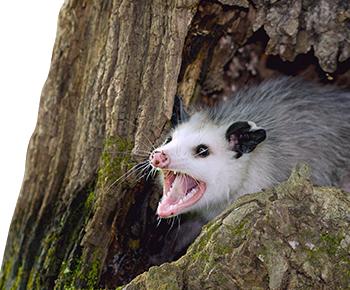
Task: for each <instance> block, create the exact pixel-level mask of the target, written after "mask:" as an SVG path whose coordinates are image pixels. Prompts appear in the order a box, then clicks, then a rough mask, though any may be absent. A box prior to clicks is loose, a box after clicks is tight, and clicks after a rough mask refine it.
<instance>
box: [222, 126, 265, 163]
mask: <svg viewBox="0 0 350 290" xmlns="http://www.w3.org/2000/svg"><path fill="white" fill-rule="evenodd" d="M226 139H227V141H228V142H229V148H230V149H231V150H233V151H236V152H237V155H236V158H239V157H241V156H242V154H243V153H249V152H252V151H253V150H254V149H255V147H256V146H257V145H258V144H259V143H261V142H262V141H264V140H265V139H266V131H265V130H264V129H261V128H258V127H257V126H256V125H255V123H253V122H236V123H233V124H232V125H231V126H230V127H229V128H228V129H227V131H226Z"/></svg>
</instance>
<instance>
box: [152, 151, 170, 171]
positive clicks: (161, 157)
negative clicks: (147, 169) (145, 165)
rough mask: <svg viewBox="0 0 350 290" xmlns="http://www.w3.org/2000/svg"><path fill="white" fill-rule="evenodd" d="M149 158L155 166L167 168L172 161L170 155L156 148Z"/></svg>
mask: <svg viewBox="0 0 350 290" xmlns="http://www.w3.org/2000/svg"><path fill="white" fill-rule="evenodd" d="M149 160H150V161H151V164H152V165H153V166H154V167H157V168H166V167H167V166H168V165H169V163H170V158H169V156H168V155H167V154H166V153H164V151H158V150H155V151H153V152H152V154H151V156H150V158H149Z"/></svg>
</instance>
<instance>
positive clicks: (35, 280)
mask: <svg viewBox="0 0 350 290" xmlns="http://www.w3.org/2000/svg"><path fill="white" fill-rule="evenodd" d="M35 273H36V271H35V270H34V268H32V270H31V271H30V274H29V278H28V282H27V289H38V290H40V289H41V287H40V280H39V277H38V276H35Z"/></svg>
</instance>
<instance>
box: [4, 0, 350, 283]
mask: <svg viewBox="0 0 350 290" xmlns="http://www.w3.org/2000/svg"><path fill="white" fill-rule="evenodd" d="M349 19H350V4H349V3H348V2H347V1H340V0H338V1H334V0H321V1H301V0H294V1H284V0H280V1H277V0H276V1H272V0H271V1H270V0H265V1H264V0H260V1H258V0H252V1H248V0H238V1H237V0H236V1H234V0H232V1H229V0H226V1H224V0H222V1H199V0H177V1H172V0H166V1H157V0H147V1H131V0H114V1H105V0H95V1H88V0H85V1H77V0H67V1H65V4H64V6H63V8H62V10H61V13H60V17H59V24H58V32H57V38H56V43H55V47H54V51H53V56H52V64H51V69H50V73H49V76H48V79H47V81H46V83H45V86H44V88H43V92H42V96H41V103H40V110H39V115H38V122H37V126H36V129H35V132H34V133H33V136H32V138H31V141H30V144H29V148H28V154H27V163H26V172H25V177H24V181H23V185H22V189H21V193H20V197H19V200H18V203H17V207H16V211H15V213H14V217H13V220H12V224H11V229H10V233H9V236H8V241H7V246H6V250H5V255H4V261H3V265H2V269H1V277H0V288H1V289H2V288H4V289H10V288H13V289H25V288H28V289H35V288H36V289H52V288H54V287H56V289H63V288H65V289H66V288H69V287H75V288H94V287H97V286H101V287H107V288H113V287H115V286H117V285H122V284H126V283H127V282H128V281H130V279H132V278H133V277H135V276H136V275H137V274H140V273H141V272H143V271H145V270H147V269H148V268H149V267H150V266H151V265H153V264H158V263H161V262H162V261H160V260H154V259H153V258H152V257H154V255H156V254H157V251H159V250H160V249H161V248H162V247H166V245H165V243H164V237H165V236H166V235H167V231H168V228H169V227H170V226H169V225H167V224H166V223H162V224H161V225H160V226H159V227H157V221H156V218H155V215H154V211H155V206H156V204H157V201H158V199H159V191H158V190H157V189H156V187H155V186H154V185H153V184H152V182H150V181H145V180H143V179H141V180H139V179H138V177H139V176H138V175H137V174H130V175H126V176H124V177H123V178H122V179H121V177H122V176H123V175H124V174H125V172H127V170H128V169H130V168H131V167H132V166H134V165H135V164H136V162H138V161H140V160H141V159H143V158H145V156H146V155H147V154H146V153H145V151H144V150H150V148H151V143H157V142H159V141H158V140H160V139H161V136H162V134H163V132H164V131H166V130H167V128H169V120H170V117H171V114H172V110H173V102H174V95H175V93H176V92H177V93H178V94H180V95H182V96H183V98H184V100H185V102H186V104H190V103H193V102H196V101H201V102H204V103H208V104H212V103H215V102H216V101H218V100H220V99H225V98H227V97H228V96H229V95H230V94H231V93H232V92H234V91H235V90H236V89H237V87H239V86H240V85H242V84H245V83H248V82H251V81H259V80H261V79H263V78H267V77H270V76H272V75H274V74H276V73H281V72H282V73H286V74H292V75H295V74H304V75H305V77H307V78H310V79H315V80H323V81H326V82H334V81H336V82H337V83H339V84H342V85H349V84H350V82H349V73H348V66H349V63H348V62H345V63H344V64H339V63H338V62H337V59H339V60H340V61H344V60H346V59H347V58H348V56H349V53H350V46H349V41H348V39H349V31H350V28H349ZM307 51H309V52H308V54H307V55H304V56H301V58H300V57H297V58H296V59H295V61H294V62H292V63H288V62H287V63H284V62H283V61H282V59H288V60H293V59H294V57H295V56H296V55H298V54H300V53H304V52H307ZM313 51H314V55H313ZM268 54H278V55H279V56H280V57H281V58H282V59H281V58H280V57H279V56H276V57H269V56H268ZM298 58H299V59H298ZM317 60H319V63H320V66H319V65H318V63H317ZM337 67H338V68H337ZM322 69H323V70H324V71H326V72H334V73H332V74H325V73H324V71H323V70H322ZM131 150H132V151H133V154H130V152H131ZM139 155H143V156H139ZM121 181H122V182H121ZM286 206H287V205H286ZM305 218H306V217H305ZM253 222H254V219H253V220H252V221H251V222H249V223H247V224H251V223H253ZM315 225H317V224H316V223H315ZM315 230H317V229H316V228H315ZM266 234H267V235H268V234H274V232H273V233H272V232H271V233H269V232H266ZM232 239H233V241H234V240H235V237H234V236H232ZM312 241H314V240H312ZM337 241H338V240H335V243H336V242H337ZM315 242H316V240H315ZM196 245H197V246H196V247H199V245H200V244H199V243H198V242H197V243H196ZM202 246H203V250H204V249H205V245H202ZM193 249H195V247H192V251H193ZM198 251H201V250H200V249H198ZM265 259H269V258H268V257H266V258H265ZM254 261H255V260H254ZM247 263H248V262H247ZM256 263H257V264H256V265H257V266H259V265H261V263H262V262H259V263H260V264H259V263H258V261H256ZM282 266H284V264H283V265H282ZM171 267H175V266H171ZM174 269H175V268H174ZM293 269H294V268H293ZM212 273H215V271H214V272H212ZM175 274H176V273H175V272H174V273H173V274H171V275H175ZM329 275H331V274H329ZM199 276H200V275H198V277H199ZM259 277H260V276H259ZM283 277H284V276H283ZM228 279H229V278H228ZM261 279H263V277H261ZM283 279H285V278H283ZM283 279H282V280H283ZM322 279H323V278H322ZM325 279H326V280H327V277H326V278H325ZM326 280H325V281H326ZM261 281H263V280H261ZM264 281H266V280H264ZM283 281H284V280H283ZM326 282H327V281H326ZM237 283H238V282H237ZM239 283H241V282H239ZM242 283H243V282H242ZM264 283H265V282H264ZM276 283H277V282H276ZM283 283H285V282H283ZM327 283H328V282H327ZM264 285H267V284H264ZM262 287H263V286H262Z"/></svg>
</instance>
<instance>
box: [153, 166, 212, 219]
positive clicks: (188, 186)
mask: <svg viewBox="0 0 350 290" xmlns="http://www.w3.org/2000/svg"><path fill="white" fill-rule="evenodd" d="M163 175H164V185H163V197H162V200H161V201H160V202H159V205H158V209H157V214H158V215H159V216H160V217H163V218H164V217H170V216H173V215H177V214H179V213H181V212H183V211H184V209H186V208H188V207H190V206H192V205H193V204H195V203H196V202H197V201H198V200H200V198H201V197H202V196H203V194H204V191H205V189H206V184H205V183H204V182H203V181H199V180H197V179H195V178H193V177H191V176H189V175H187V174H185V173H178V172H175V171H170V170H166V171H165V170H164V171H163Z"/></svg>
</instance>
